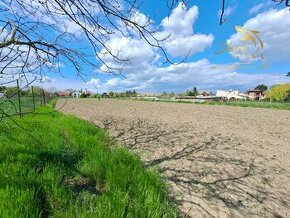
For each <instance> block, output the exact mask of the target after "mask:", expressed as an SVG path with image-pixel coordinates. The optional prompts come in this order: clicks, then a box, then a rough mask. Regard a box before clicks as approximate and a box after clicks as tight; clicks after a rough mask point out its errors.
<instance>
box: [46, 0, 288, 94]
mask: <svg viewBox="0 0 290 218" xmlns="http://www.w3.org/2000/svg"><path fill="white" fill-rule="evenodd" d="M144 2H145V3H143V5H141V7H140V9H139V11H138V12H137V14H136V17H135V19H136V21H137V22H139V23H142V22H146V21H147V20H148V19H149V18H150V19H151V27H150V28H154V29H157V30H158V31H157V32H156V35H155V36H156V37H157V38H159V37H160V38H162V37H166V36H170V37H169V38H168V39H167V40H166V41H164V42H163V43H162V47H163V48H164V50H165V51H166V53H167V55H168V57H169V59H170V60H171V61H172V63H179V62H180V61H182V60H183V59H184V58H185V57H187V58H186V59H185V61H183V62H182V63H180V64H170V63H164V56H163V55H162V52H161V51H160V50H158V49H156V48H153V47H152V46H150V45H149V44H148V43H146V42H145V41H144V40H142V39H140V38H139V37H138V36H137V35H132V36H131V37H123V36H121V35H120V34H116V35H112V36H111V39H110V40H109V41H108V42H107V44H106V46H108V47H109V48H110V49H112V51H113V52H116V53H117V52H118V54H119V55H120V56H121V57H129V58H130V63H127V64H126V65H124V64H123V65H122V66H120V64H118V63H115V62H114V60H113V59H112V57H110V56H108V55H106V54H104V53H103V52H100V53H99V55H102V57H103V59H104V60H105V61H106V63H107V64H108V65H109V66H112V67H122V69H123V72H122V75H121V76H114V75H111V74H107V73H104V72H103V71H104V70H106V66H104V65H100V66H99V68H98V69H94V70H92V72H87V76H86V77H85V81H83V80H81V79H80V78H76V76H75V75H74V73H73V71H72V69H71V68H70V67H69V66H65V65H64V66H62V67H61V68H62V72H63V76H61V75H59V74H54V75H47V76H48V77H49V80H50V82H49V83H45V84H44V86H45V87H46V88H51V87H55V88H57V89H65V88H74V89H80V88H83V89H84V88H88V89H89V90H92V91H94V92H104V91H110V90H112V91H126V90H136V91H138V92H163V91H167V92H172V91H173V92H183V91H184V90H186V89H190V88H193V87H194V86H196V87H197V88H198V89H199V90H211V91H213V92H215V91H216V90H217V89H240V90H242V91H245V90H247V89H250V88H254V87H255V86H256V85H258V84H262V83H264V84H266V85H269V86H270V85H273V84H275V83H285V82H290V78H289V77H286V76H285V74H286V73H287V72H289V71H290V61H289V57H290V56H289V54H290V45H289V43H288V42H289V39H290V28H289V27H290V12H289V9H288V8H285V7H284V5H280V6H277V5H276V4H273V3H272V2H271V0H244V1H237V0H228V2H227V6H226V10H225V22H224V24H223V25H222V26H220V25H219V15H220V13H221V12H220V8H221V1H210V2H211V3H210V4H209V3H208V2H207V1H204V0H194V1H189V3H188V5H183V4H182V3H180V4H178V5H176V7H175V8H174V9H173V10H172V12H171V13H170V14H168V8H167V5H166V1H165V0H164V1H163V0H162V1H161V0H160V1H156V0H146V1H144ZM236 26H240V27H241V28H240V29H242V30H246V31H248V33H250V35H251V36H252V37H254V40H255V43H256V44H254V41H251V40H243V36H244V34H245V32H239V31H237V28H236ZM71 29H72V30H73V28H71ZM76 31H77V30H76ZM249 31H250V32H249ZM255 31H257V32H255ZM258 32H259V33H258ZM80 37H82V36H80ZM259 40H260V41H259ZM261 42H262V43H261ZM261 44H262V45H261Z"/></svg>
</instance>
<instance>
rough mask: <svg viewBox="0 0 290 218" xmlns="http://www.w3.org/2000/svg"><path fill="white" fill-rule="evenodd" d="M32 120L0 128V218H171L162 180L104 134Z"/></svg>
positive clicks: (56, 117) (54, 119)
mask: <svg viewBox="0 0 290 218" xmlns="http://www.w3.org/2000/svg"><path fill="white" fill-rule="evenodd" d="M37 112H38V113H39V114H37V115H27V116H25V117H23V118H19V125H20V126H21V127H18V126H17V125H16V124H15V123H13V122H12V121H11V122H10V121H5V122H1V124H0V142H1V149H0V175H1V179H0V217H18V218H19V217H108V218H111V217H144V218H145V217H148V218H149V217H150V218H151V217H176V208H175V207H174V206H172V204H171V203H170V201H169V198H168V196H167V194H166V186H165V185H164V182H163V181H162V178H161V177H160V175H159V174H158V173H156V172H155V171H153V170H150V169H145V168H144V166H143V164H142V162H141V161H140V159H139V158H138V157H137V156H135V155H133V154H131V153H130V152H128V151H127V150H126V149H123V148H116V147H115V146H111V142H110V140H109V137H108V135H107V133H106V132H105V131H104V130H102V129H98V128H96V127H95V126H93V125H92V124H90V123H88V122H86V121H83V120H80V119H78V118H76V117H73V116H66V115H63V114H61V113H59V112H55V111H53V109H51V108H49V107H48V106H47V107H41V108H39V109H38V110H37Z"/></svg>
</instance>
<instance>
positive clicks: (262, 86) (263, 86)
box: [255, 84, 268, 92]
mask: <svg viewBox="0 0 290 218" xmlns="http://www.w3.org/2000/svg"><path fill="white" fill-rule="evenodd" d="M255 89H256V90H260V91H263V92H265V91H267V90H268V86H266V85H264V84H261V85H258V86H256V88H255Z"/></svg>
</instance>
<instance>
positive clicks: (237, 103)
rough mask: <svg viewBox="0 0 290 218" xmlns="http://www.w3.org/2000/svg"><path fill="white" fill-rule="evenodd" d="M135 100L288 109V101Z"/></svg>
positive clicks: (289, 107) (289, 105)
mask: <svg viewBox="0 0 290 218" xmlns="http://www.w3.org/2000/svg"><path fill="white" fill-rule="evenodd" d="M133 100H135V99H133ZM137 101H149V102H168V103H187V104H202V105H226V106H235V107H254V108H268V109H280V110H290V103H288V102H266V101H227V102H222V101H212V102H191V101H183V100H180V101H179V100H178V101H176V100H171V99H158V100H152V99H138V100H137Z"/></svg>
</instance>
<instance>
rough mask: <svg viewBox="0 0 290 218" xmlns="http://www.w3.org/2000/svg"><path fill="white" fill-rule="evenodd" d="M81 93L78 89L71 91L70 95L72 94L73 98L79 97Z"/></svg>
mask: <svg viewBox="0 0 290 218" xmlns="http://www.w3.org/2000/svg"><path fill="white" fill-rule="evenodd" d="M81 94H82V92H80V91H75V92H73V93H71V96H72V97H73V98H79V97H81Z"/></svg>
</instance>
